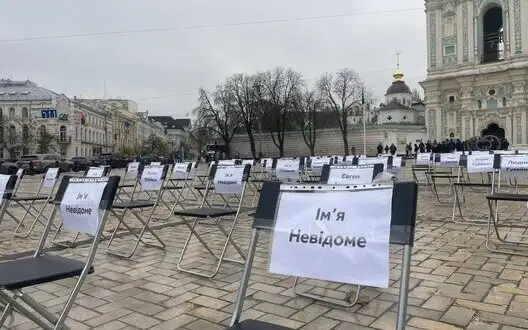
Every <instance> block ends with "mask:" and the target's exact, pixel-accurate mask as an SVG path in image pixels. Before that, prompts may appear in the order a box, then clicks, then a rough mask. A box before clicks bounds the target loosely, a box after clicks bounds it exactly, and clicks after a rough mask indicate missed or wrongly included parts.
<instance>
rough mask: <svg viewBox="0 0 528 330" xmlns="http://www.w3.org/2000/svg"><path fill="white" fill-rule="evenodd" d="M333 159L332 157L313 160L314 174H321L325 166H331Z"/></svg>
mask: <svg viewBox="0 0 528 330" xmlns="http://www.w3.org/2000/svg"><path fill="white" fill-rule="evenodd" d="M331 160H332V158H330V157H321V158H312V160H311V161H312V164H311V169H312V172H314V174H321V172H322V171H323V166H324V165H325V164H330V162H331Z"/></svg>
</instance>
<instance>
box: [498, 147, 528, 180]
mask: <svg viewBox="0 0 528 330" xmlns="http://www.w3.org/2000/svg"><path fill="white" fill-rule="evenodd" d="M493 167H494V168H495V169H496V170H498V171H499V181H498V184H499V187H500V179H501V177H502V178H504V179H515V183H516V184H523V185H525V184H527V183H528V154H495V155H494V160H493Z"/></svg>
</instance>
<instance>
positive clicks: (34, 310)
mask: <svg viewBox="0 0 528 330" xmlns="http://www.w3.org/2000/svg"><path fill="white" fill-rule="evenodd" d="M119 179H120V178H119V177H118V176H114V177H106V178H74V177H69V176H66V177H64V178H63V179H62V181H61V184H60V186H59V189H58V192H57V194H56V196H55V200H56V203H55V204H54V205H53V210H52V216H51V217H50V218H49V219H48V221H47V223H46V225H45V228H44V231H43V233H42V236H41V238H40V241H39V244H38V247H37V249H36V251H35V253H34V255H33V256H32V257H23V258H18V259H12V260H8V261H3V262H0V301H2V302H3V303H5V306H4V312H3V313H2V316H1V317H0V327H2V326H3V324H4V323H5V321H6V320H7V317H8V316H9V315H10V314H11V313H13V312H17V313H20V314H22V315H23V316H24V317H26V318H28V319H30V320H31V321H33V322H34V323H36V324H37V325H38V326H39V327H41V328H43V329H63V328H64V327H65V324H64V323H65V322H66V320H67V317H68V314H69V312H70V310H71V308H72V307H73V305H74V303H75V299H76V297H77V295H78V294H79V292H80V291H81V289H82V285H83V283H84V280H85V279H86V276H87V275H88V274H90V273H93V272H94V266H93V260H94V259H95V254H96V252H97V248H98V245H99V241H100V239H101V235H102V231H103V229H104V225H105V222H106V219H107V215H108V208H109V207H110V206H111V205H112V202H113V199H114V197H115V194H116V191H117V186H118V184H119ZM92 207H96V208H97V210H96V212H92V211H90V212H84V213H83V212H79V211H78V210H80V209H82V210H92ZM59 209H60V212H61V215H62V218H63V223H64V226H65V228H66V229H68V230H73V231H79V230H81V231H83V232H86V233H87V234H89V235H91V236H92V237H93V242H92V244H91V247H90V250H89V252H88V255H87V256H86V261H84V262H82V261H79V260H77V259H71V258H66V257H62V256H57V255H52V254H44V252H43V249H44V247H45V244H46V240H47V237H48V235H49V232H50V230H51V225H52V222H53V218H54V216H55V214H56V213H57V211H58V210H59ZM72 210H73V211H72ZM99 211H102V213H100V212H99ZM74 277H77V281H76V283H75V285H74V286H73V288H72V291H71V293H70V294H69V296H68V299H67V300H66V302H65V304H64V307H63V309H62V310H60V311H59V315H56V314H54V313H52V312H51V311H49V310H47V309H46V308H45V307H44V306H43V305H41V304H39V303H38V302H37V301H36V300H35V299H33V298H32V297H31V295H30V294H27V293H24V292H23V290H25V289H27V288H29V287H33V286H35V285H39V284H45V283H51V282H55V281H58V280H63V279H69V278H74Z"/></svg>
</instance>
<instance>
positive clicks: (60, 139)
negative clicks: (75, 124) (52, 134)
mask: <svg viewBox="0 0 528 330" xmlns="http://www.w3.org/2000/svg"><path fill="white" fill-rule="evenodd" d="M71 140H72V137H71V136H70V135H66V134H59V135H58V136H57V143H58V144H70V143H71Z"/></svg>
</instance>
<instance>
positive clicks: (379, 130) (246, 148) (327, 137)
mask: <svg viewBox="0 0 528 330" xmlns="http://www.w3.org/2000/svg"><path fill="white" fill-rule="evenodd" d="M422 127H423V126H412V127H411V128H410V129H394V128H390V127H386V128H385V127H383V125H379V126H378V127H375V128H369V129H368V130H367V132H366V140H367V154H368V155H374V154H376V148H377V146H378V143H380V142H381V143H382V144H383V145H384V146H385V145H390V144H391V143H394V144H395V145H396V147H397V148H398V150H399V151H398V152H400V151H401V152H405V144H406V143H408V142H412V143H413V144H414V142H413V141H416V140H417V139H426V137H427V134H426V132H425V128H422ZM348 134H349V135H348V147H349V148H352V147H355V148H356V153H358V154H364V152H363V131H362V130H360V129H359V128H354V129H351V130H350V131H349V133H348ZM316 137H317V138H316V142H315V153H316V155H342V154H344V149H343V138H342V135H341V131H340V130H339V129H325V130H318V131H317V135H316ZM217 141H218V143H219V144H222V141H221V140H217ZM230 147H231V152H232V154H234V153H235V152H239V153H240V156H241V157H243V158H248V157H251V149H250V145H249V139H248V137H247V135H245V134H237V135H235V136H234V137H233V140H232V141H231V145H230ZM255 147H256V151H257V155H258V153H259V152H260V151H262V153H263V155H264V156H265V157H272V156H278V155H279V150H278V148H277V147H276V146H275V145H274V144H273V141H272V139H271V137H270V134H269V133H262V134H261V135H259V134H258V133H257V134H255ZM284 154H285V156H299V155H309V154H310V150H309V149H308V147H307V146H306V144H305V142H304V140H303V136H302V132H300V131H298V132H297V131H296V132H286V134H285V142H284Z"/></svg>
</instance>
